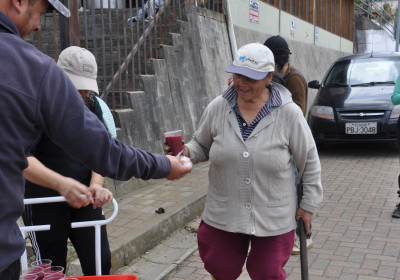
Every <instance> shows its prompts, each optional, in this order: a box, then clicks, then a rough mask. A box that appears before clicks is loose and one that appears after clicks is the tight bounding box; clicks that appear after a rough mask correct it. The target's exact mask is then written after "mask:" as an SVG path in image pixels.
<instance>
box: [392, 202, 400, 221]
mask: <svg viewBox="0 0 400 280" xmlns="http://www.w3.org/2000/svg"><path fill="white" fill-rule="evenodd" d="M392 217H393V218H400V203H399V204H397V205H396V209H394V211H393V214H392Z"/></svg>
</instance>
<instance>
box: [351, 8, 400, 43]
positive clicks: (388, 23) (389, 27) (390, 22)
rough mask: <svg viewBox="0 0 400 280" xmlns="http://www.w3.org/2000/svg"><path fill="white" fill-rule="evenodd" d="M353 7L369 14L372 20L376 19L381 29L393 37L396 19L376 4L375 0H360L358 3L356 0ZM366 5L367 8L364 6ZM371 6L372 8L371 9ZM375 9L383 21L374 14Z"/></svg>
mask: <svg viewBox="0 0 400 280" xmlns="http://www.w3.org/2000/svg"><path fill="white" fill-rule="evenodd" d="M354 7H356V8H358V9H360V10H361V11H363V12H365V13H366V14H368V15H369V16H370V18H371V19H373V20H374V21H377V22H378V23H379V26H380V27H381V28H383V29H385V30H386V31H387V32H389V33H390V34H391V35H392V36H393V38H394V37H395V27H394V25H395V21H396V19H395V18H394V17H392V16H391V15H390V14H389V13H387V12H386V11H385V9H383V8H382V7H381V6H379V5H378V4H376V1H374V0H367V1H364V0H360V3H359V4H358V3H357V2H354ZM365 7H367V8H365ZM371 8H373V9H374V10H372V9H371ZM374 11H377V12H379V15H380V17H381V18H382V17H383V18H385V22H384V21H383V20H382V19H381V18H377V17H375V16H374V14H373V12H374Z"/></svg>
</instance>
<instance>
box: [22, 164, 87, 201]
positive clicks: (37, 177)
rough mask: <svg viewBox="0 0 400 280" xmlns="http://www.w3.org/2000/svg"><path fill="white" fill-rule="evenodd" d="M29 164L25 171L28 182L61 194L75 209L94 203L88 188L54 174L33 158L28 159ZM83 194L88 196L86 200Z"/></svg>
mask: <svg viewBox="0 0 400 280" xmlns="http://www.w3.org/2000/svg"><path fill="white" fill-rule="evenodd" d="M28 163H29V165H28V167H27V168H26V169H25V170H24V176H25V179H27V180H28V181H30V182H32V183H34V184H37V185H40V186H43V187H46V188H49V189H52V190H55V191H57V192H59V193H60V194H61V195H62V196H64V197H65V198H66V199H67V202H68V203H69V204H70V205H71V206H72V207H74V208H80V207H84V206H87V205H89V204H90V203H93V198H92V194H91V192H90V191H89V189H88V187H87V186H85V185H83V184H81V183H79V182H78V181H76V180H74V179H72V178H69V177H64V176H62V175H60V174H59V173H57V172H54V171H53V170H51V169H49V168H47V167H46V166H44V165H43V164H42V163H41V162H40V161H39V160H38V159H36V158H35V157H33V156H29V157H28ZM82 194H84V195H86V198H85V197H82Z"/></svg>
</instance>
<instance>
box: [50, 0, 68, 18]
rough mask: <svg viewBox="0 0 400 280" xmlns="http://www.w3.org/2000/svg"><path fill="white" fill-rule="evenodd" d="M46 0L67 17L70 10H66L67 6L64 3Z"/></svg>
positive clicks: (57, 0)
mask: <svg viewBox="0 0 400 280" xmlns="http://www.w3.org/2000/svg"><path fill="white" fill-rule="evenodd" d="M47 1H49V4H50V5H51V6H52V7H53V8H54V9H56V10H57V11H58V12H59V13H60V14H62V15H63V16H65V17H66V18H69V17H70V16H71V12H70V11H69V10H68V8H67V7H65V6H64V4H63V3H61V2H60V1H59V0H47Z"/></svg>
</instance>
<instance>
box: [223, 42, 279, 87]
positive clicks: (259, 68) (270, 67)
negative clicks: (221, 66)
mask: <svg viewBox="0 0 400 280" xmlns="http://www.w3.org/2000/svg"><path fill="white" fill-rule="evenodd" d="M274 69H275V61H274V55H273V54H272V52H271V50H270V49H269V48H267V47H266V46H264V45H263V44H261V43H251V44H247V45H244V46H242V47H241V48H240V49H238V50H237V52H236V54H235V60H234V61H233V63H232V64H230V65H229V66H228V67H226V68H225V71H226V72H228V73H233V74H240V75H243V76H246V77H249V78H250V79H253V80H261V79H264V78H265V77H266V76H267V75H268V73H269V72H273V71H274Z"/></svg>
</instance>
